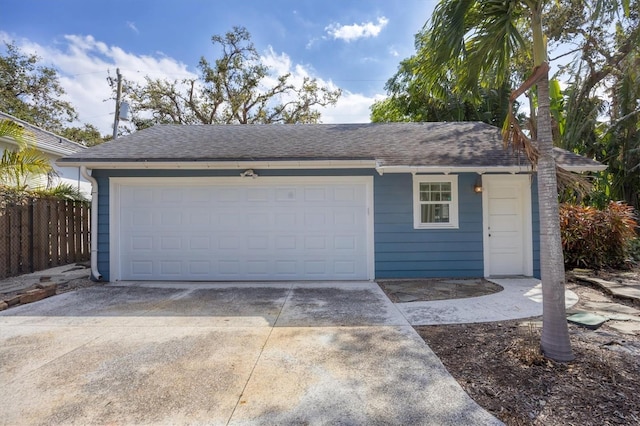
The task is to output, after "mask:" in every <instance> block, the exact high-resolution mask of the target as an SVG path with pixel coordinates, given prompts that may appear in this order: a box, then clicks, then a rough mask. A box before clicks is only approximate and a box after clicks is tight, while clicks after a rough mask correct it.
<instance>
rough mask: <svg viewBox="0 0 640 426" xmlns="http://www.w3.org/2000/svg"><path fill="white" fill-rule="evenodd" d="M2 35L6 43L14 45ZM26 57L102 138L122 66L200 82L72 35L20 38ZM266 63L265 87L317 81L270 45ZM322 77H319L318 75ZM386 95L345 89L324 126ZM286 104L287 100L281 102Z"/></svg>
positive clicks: (162, 60)
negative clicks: (51, 39) (48, 41)
mask: <svg viewBox="0 0 640 426" xmlns="http://www.w3.org/2000/svg"><path fill="white" fill-rule="evenodd" d="M11 40H12V38H11V37H9V35H8V34H6V33H4V32H2V31H0V41H7V42H9V41H11ZM16 44H17V45H18V47H19V48H20V49H21V50H22V51H23V52H25V53H35V54H37V55H38V56H39V57H40V58H41V60H42V63H43V64H44V65H47V66H53V67H54V68H55V69H56V70H57V71H58V76H59V79H60V83H61V85H62V87H63V88H64V89H65V91H66V92H67V93H66V96H65V100H68V101H69V102H71V104H72V105H73V106H74V107H75V108H76V111H77V112H78V115H79V123H77V124H78V125H79V124H81V123H90V124H93V125H95V126H96V127H97V128H98V129H99V130H100V132H101V133H102V134H104V135H108V134H111V133H112V125H113V118H114V115H113V114H114V110H115V104H114V100H113V99H112V91H111V87H110V86H109V84H108V82H107V77H108V76H111V77H115V75H116V68H120V72H121V74H122V75H123V77H124V78H126V79H127V80H130V81H133V82H137V83H142V82H144V77H145V76H147V75H148V76H150V77H151V78H161V79H168V80H172V81H173V80H182V79H185V78H196V77H197V75H196V74H195V73H193V72H191V71H189V69H188V68H187V65H185V64H183V63H182V62H180V61H177V60H175V59H173V58H171V57H168V56H166V55H164V54H162V53H155V54H154V55H153V56H149V55H135V54H133V53H131V52H127V51H125V50H123V49H122V48H120V47H117V46H109V45H107V44H106V43H103V42H101V41H98V40H96V39H95V38H94V37H92V36H79V35H67V36H65V37H64V38H63V40H62V42H60V43H56V44H55V45H53V46H42V45H39V44H37V43H33V42H31V41H29V40H27V39H21V40H16ZM261 60H262V61H263V62H264V63H265V64H266V65H268V66H269V67H271V68H272V69H273V70H274V76H273V77H270V78H268V79H266V80H265V82H264V83H265V86H270V85H273V84H275V83H276V77H275V76H277V75H282V74H286V73H291V77H290V82H291V83H292V84H294V85H300V84H301V83H302V81H303V79H304V78H305V77H311V78H313V77H316V76H315V75H314V71H313V69H312V68H311V67H309V66H305V65H302V64H295V63H293V61H292V60H291V58H290V57H289V56H288V55H287V54H286V53H277V52H275V51H274V50H273V48H271V47H269V48H268V49H267V50H266V51H265V52H264V53H263V54H262V55H261ZM316 78H317V77H316ZM317 81H318V84H319V85H320V86H325V87H328V88H329V89H331V90H335V89H337V88H338V86H336V85H335V84H334V83H333V82H332V81H331V80H323V79H321V78H317ZM380 98H384V95H376V96H373V97H368V96H365V95H362V94H358V93H351V92H349V91H343V94H342V96H341V97H340V99H339V100H338V103H337V105H335V106H331V107H326V108H320V111H321V113H322V121H323V122H324V123H364V122H369V107H370V106H371V104H372V103H373V102H374V101H375V100H377V99H380ZM281 100H285V99H281Z"/></svg>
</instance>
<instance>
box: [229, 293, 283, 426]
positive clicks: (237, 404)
mask: <svg viewBox="0 0 640 426" xmlns="http://www.w3.org/2000/svg"><path fill="white" fill-rule="evenodd" d="M292 291H293V283H292V284H290V285H289V291H288V292H287V296H286V297H285V298H284V302H282V305H281V306H280V310H279V311H278V315H276V318H275V320H274V321H273V325H271V329H270V330H269V334H267V338H266V339H264V343H263V344H262V347H261V348H260V352H259V353H258V356H257V357H256V361H255V362H254V363H253V367H251V372H250V373H249V377H248V378H247V381H246V382H245V383H244V386H243V387H242V392H240V396H239V397H238V400H237V401H236V405H235V406H234V407H233V411H231V415H230V416H229V420H227V425H229V424H230V423H231V419H233V416H234V415H235V413H236V410H237V409H238V406H239V405H240V404H241V403H242V397H243V396H244V392H245V391H246V389H247V386H248V385H249V382H250V381H251V378H252V377H253V372H254V371H255V369H256V366H257V365H258V362H260V358H262V354H263V353H264V348H265V347H266V346H267V343H269V339H271V334H272V333H273V329H274V328H275V327H276V324H277V323H278V319H280V315H282V311H283V310H284V306H285V305H286V304H287V301H288V300H289V298H290V297H291V293H292Z"/></svg>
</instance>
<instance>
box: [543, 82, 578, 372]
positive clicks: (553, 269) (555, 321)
mask: <svg viewBox="0 0 640 426" xmlns="http://www.w3.org/2000/svg"><path fill="white" fill-rule="evenodd" d="M537 142H538V151H539V153H540V157H539V159H538V205H539V214H540V273H541V278H542V316H543V318H542V324H543V325H542V338H541V341H540V344H541V348H542V352H543V353H544V355H545V356H546V357H549V358H551V359H553V360H556V361H571V360H572V359H574V356H573V353H572V352H571V343H570V341H569V329H568V325H567V317H566V308H565V299H564V292H565V274H564V258H563V255H562V241H561V236H560V221H559V218H560V214H559V206H558V185H557V181H556V163H555V160H554V158H553V142H552V134H551V114H550V101H549V76H548V73H547V74H545V76H544V77H543V78H542V79H541V80H540V81H538V137H537Z"/></svg>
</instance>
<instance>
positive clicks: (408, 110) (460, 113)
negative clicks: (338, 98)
mask: <svg viewBox="0 0 640 426" xmlns="http://www.w3.org/2000/svg"><path fill="white" fill-rule="evenodd" d="M427 40H428V39H427V37H426V33H425V30H423V31H421V32H420V33H418V34H417V35H416V50H417V51H418V52H420V51H421V50H422V49H424V43H425V42H426V41H427ZM425 60H429V58H428V57H425V56H424V55H421V54H420V53H418V54H416V55H414V56H411V57H410V58H407V59H405V60H403V61H402V62H400V65H399V66H398V71H396V73H395V74H394V75H393V77H391V78H390V79H389V80H388V81H387V83H386V84H385V89H386V90H387V95H388V97H387V98H385V99H383V100H380V101H376V102H374V104H373V105H372V106H371V121H372V122H374V123H376V122H398V121H418V122H421V121H482V122H485V123H487V124H492V125H494V126H501V125H502V123H503V122H504V119H505V118H506V114H507V111H508V104H509V95H510V94H511V88H510V86H509V82H507V81H505V82H503V83H502V84H501V85H500V86H498V88H484V87H482V88H480V89H479V90H478V92H477V93H473V92H459V91H457V90H456V82H457V81H458V76H457V75H455V71H456V70H453V69H452V70H450V74H448V75H447V76H446V81H440V82H439V87H438V93H433V92H432V91H433V87H432V88H431V91H429V90H425V88H424V86H423V84H422V83H423V80H422V78H421V74H420V72H419V70H420V68H421V67H422V66H423V65H424V64H423V61H425Z"/></svg>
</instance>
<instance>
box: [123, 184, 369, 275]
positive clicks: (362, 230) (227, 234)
mask: <svg viewBox="0 0 640 426" xmlns="http://www.w3.org/2000/svg"><path fill="white" fill-rule="evenodd" d="M261 179H262V178H261ZM264 182H265V181H262V182H261V183H260V185H258V186H256V187H251V186H247V185H227V186H223V185H220V184H214V183H212V184H211V185H202V184H199V185H189V184H185V180H180V179H176V180H175V181H173V182H170V181H165V182H164V185H135V184H128V185H121V186H120V187H119V194H120V195H119V212H120V217H119V220H120V223H119V228H120V229H119V241H120V243H119V246H120V247H119V253H120V254H119V261H120V279H126V280H144V279H147V280H163V279H168V280H176V279H184V280H251V279H255V280H278V279H366V278H368V267H367V265H368V257H367V247H368V244H367V238H368V237H367V217H366V212H367V202H368V201H367V200H368V198H367V185H366V184H365V183H362V181H361V182H360V183H356V184H353V183H348V184H346V183H313V184H300V183H296V184H284V185H283V184H274V185H270V184H267V185H265V184H264Z"/></svg>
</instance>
